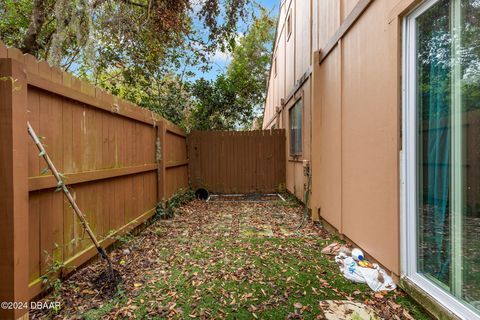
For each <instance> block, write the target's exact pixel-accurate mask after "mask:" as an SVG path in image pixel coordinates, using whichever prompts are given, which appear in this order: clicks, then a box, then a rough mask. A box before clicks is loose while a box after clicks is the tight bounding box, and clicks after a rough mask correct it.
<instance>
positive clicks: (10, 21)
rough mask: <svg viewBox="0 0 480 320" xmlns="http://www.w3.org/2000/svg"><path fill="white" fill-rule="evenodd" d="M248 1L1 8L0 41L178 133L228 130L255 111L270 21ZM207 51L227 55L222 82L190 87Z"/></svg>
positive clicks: (44, 0)
mask: <svg viewBox="0 0 480 320" xmlns="http://www.w3.org/2000/svg"><path fill="white" fill-rule="evenodd" d="M253 2H254V1H252V0H3V1H1V2H0V39H1V40H2V41H4V42H5V43H6V44H7V45H9V46H13V47H17V48H20V49H21V50H22V51H23V52H25V53H30V54H32V55H34V56H36V57H37V58H39V59H43V60H47V61H48V62H49V63H50V64H52V65H56V66H59V67H61V68H63V69H65V70H67V71H72V72H74V73H75V74H76V75H77V76H79V77H81V78H84V79H87V80H88V81H90V82H91V83H93V84H94V85H97V86H100V87H103V88H105V89H106V90H107V91H109V92H111V93H113V94H115V95H118V96H120V97H122V98H125V99H127V100H130V101H132V102H134V103H136V104H138V105H140V106H143V107H146V108H149V109H151V110H154V111H157V112H159V113H160V114H161V115H163V116H164V117H165V118H167V119H169V120H171V121H173V122H174V123H177V124H179V125H181V126H183V127H185V128H187V129H204V128H205V129H206V128H209V129H211V128H222V129H226V128H234V127H235V126H237V127H238V125H239V124H246V123H248V122H249V121H251V120H252V119H253V114H254V112H253V110H254V108H255V106H258V105H260V104H261V100H262V99H263V95H264V88H265V79H266V78H265V72H266V69H268V63H269V59H270V57H269V53H268V52H269V51H270V50H271V41H272V37H273V25H274V24H273V20H272V19H271V18H270V17H268V14H267V13H266V12H265V10H260V12H261V17H260V18H256V17H254V15H252V16H249V15H248V13H249V12H253V11H252V10H253V9H252V8H253V7H252V6H250V5H252V4H253ZM252 19H253V26H252V27H251V28H250V29H249V31H248V32H247V33H246V35H245V36H243V37H240V40H239V30H238V29H239V24H240V22H246V21H247V20H248V21H250V20H252ZM215 52H224V53H228V52H231V53H233V54H232V55H233V58H232V63H231V65H230V67H229V68H228V70H227V71H226V72H225V74H222V75H220V76H219V77H218V79H216V80H214V81H206V80H203V79H202V80H198V81H194V82H192V81H191V79H192V78H193V77H195V74H194V73H193V72H192V70H195V69H200V70H202V71H207V70H208V69H209V68H210V64H209V63H210V58H211V56H212V55H213V54H214V53H215ZM207 93H208V94H209V95H207ZM204 121H205V123H203V122H204ZM212 124H213V126H211V125H212Z"/></svg>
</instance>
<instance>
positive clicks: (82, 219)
mask: <svg viewBox="0 0 480 320" xmlns="http://www.w3.org/2000/svg"><path fill="white" fill-rule="evenodd" d="M27 125H28V134H29V135H30V136H31V137H32V139H33V141H34V142H35V145H36V146H37V148H38V150H39V151H40V155H41V156H42V157H43V159H44V160H45V162H46V163H47V165H48V168H49V169H50V171H52V174H53V176H54V177H55V179H56V180H57V182H58V187H59V188H61V189H62V191H63V193H65V196H66V197H67V199H68V201H69V202H70V204H71V205H72V208H73V211H75V213H76V214H77V217H78V219H80V222H81V224H82V226H83V228H84V229H85V231H86V232H87V233H88V235H89V236H90V239H92V242H93V244H94V245H95V247H96V248H97V251H98V253H99V254H100V256H101V257H102V258H103V259H105V260H106V261H107V262H108V267H109V268H110V270H111V271H112V274H113V269H112V261H111V260H110V257H109V256H108V255H107V253H106V251H105V249H103V247H102V246H101V245H100V243H99V242H98V240H97V238H96V237H95V235H94V234H93V232H92V229H90V226H89V225H88V222H87V220H86V219H85V215H84V214H83V212H82V211H81V210H80V208H79V207H78V206H77V203H76V202H75V199H74V198H73V196H72V194H71V193H70V191H68V188H67V187H66V186H65V183H64V181H63V178H62V176H61V175H60V173H59V172H58V170H57V168H56V167H55V165H54V164H53V162H52V160H51V159H50V157H49V156H48V154H47V152H46V151H45V148H44V147H43V144H42V142H41V141H40V139H39V138H38V136H37V134H36V133H35V131H34V130H33V128H32V126H31V125H30V122H27Z"/></svg>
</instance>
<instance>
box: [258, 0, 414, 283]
mask: <svg viewBox="0 0 480 320" xmlns="http://www.w3.org/2000/svg"><path fill="white" fill-rule="evenodd" d="M300 2H301V3H302V4H301V8H302V9H299V3H300ZM362 2H364V1H362ZM418 2H419V1H418V0H375V1H372V3H371V4H370V5H369V6H368V7H367V9H366V11H365V12H363V14H362V15H361V16H360V17H359V18H358V20H356V21H355V23H354V24H353V25H352V27H351V28H350V29H349V30H348V31H347V32H346V33H345V34H344V35H343V37H341V39H340V41H339V42H338V43H337V45H336V46H335V48H334V49H333V50H332V51H331V52H330V54H329V55H328V56H327V57H326V58H325V60H323V61H322V63H321V64H319V63H318V61H317V63H316V62H315V61H313V59H312V57H313V56H314V54H315V52H318V51H319V50H322V49H324V48H325V47H326V46H327V44H328V43H330V42H331V41H332V38H333V37H334V35H335V34H336V33H337V31H338V30H339V29H340V27H341V25H342V23H344V22H345V21H348V15H349V14H350V13H351V12H352V10H355V8H356V6H357V4H359V1H358V0H310V1H307V0H291V1H287V3H288V5H289V6H291V7H292V8H293V9H292V10H293V12H295V21H302V25H301V26H300V25H298V24H297V23H296V24H295V26H296V28H297V29H301V30H302V32H303V34H302V33H301V32H298V33H296V34H295V40H294V43H295V45H294V49H292V48H291V44H288V43H285V41H284V36H283V35H282V32H283V31H282V30H284V27H283V26H282V23H284V21H283V22H282V21H280V22H279V31H278V32H277V33H279V34H278V35H277V43H276V46H275V56H276V57H279V58H277V59H278V60H277V63H278V66H277V67H278V74H277V76H276V77H273V76H272V77H271V79H270V82H269V91H268V92H269V94H268V97H267V103H266V111H265V119H264V127H265V128H268V127H270V126H271V125H272V124H273V123H277V126H278V125H279V126H280V127H283V128H287V129H288V108H289V107H290V106H291V105H292V104H293V103H294V101H292V100H294V99H295V97H294V98H292V99H291V100H289V101H287V104H286V105H284V106H282V105H281V103H280V102H281V99H282V98H285V97H288V95H289V92H290V90H291V88H292V83H293V85H294V84H295V82H296V81H298V80H299V79H298V78H299V76H300V74H301V73H302V72H301V70H299V69H301V68H302V67H300V66H301V65H302V66H305V65H306V62H307V61H308V60H305V59H304V58H300V57H299V56H298V55H299V54H304V53H305V51H306V48H308V46H310V48H311V50H310V54H311V56H310V60H309V61H310V70H311V72H312V76H311V77H310V78H309V80H307V81H306V82H305V84H304V85H303V86H302V87H301V88H300V89H299V92H303V95H304V108H305V109H304V129H303V130H304V132H303V136H304V153H305V154H304V155H303V157H302V159H301V160H303V159H307V160H311V168H312V175H313V179H312V197H311V206H310V207H311V209H312V213H313V216H314V219H319V218H320V217H319V216H318V213H319V212H320V215H321V218H322V219H324V220H326V221H327V222H328V223H329V224H331V225H332V226H333V227H335V228H336V229H337V230H338V231H339V232H340V233H342V234H344V235H345V236H346V237H348V238H349V239H350V240H352V241H353V242H355V243H356V244H358V245H359V246H360V247H361V248H362V249H364V250H365V251H366V252H367V253H368V254H370V255H371V256H372V257H373V258H374V259H375V260H377V261H378V262H380V263H381V264H382V265H384V266H385V267H386V268H388V269H389V270H391V271H393V272H394V273H395V274H396V275H400V209H399V203H400V194H399V192H400V190H399V185H400V181H399V152H400V150H401V138H400V129H401V118H400V114H401V99H400V97H401V72H400V70H401V22H402V20H401V17H402V14H405V13H406V12H408V10H410V9H411V8H412V7H413V5H415V4H416V3H418ZM360 3H361V2H360ZM308 4H309V5H308ZM295 8H296V9H297V10H296V11H295ZM307 8H309V9H308V10H307ZM282 10H283V11H282V14H281V17H282V19H284V20H285V18H286V16H287V12H288V10H287V8H284V9H282ZM305 20H308V21H309V22H310V27H311V32H310V33H307V34H305V26H307V25H308V23H307V24H305ZM294 32H295V30H294ZM292 36H293V35H292ZM290 41H291V40H290ZM305 41H307V42H309V45H308V43H306V42H305ZM300 52H301V53H300ZM280 63H281V64H280ZM282 64H284V65H282ZM292 67H294V68H295V70H294V71H291V70H290V69H291V68H292ZM281 72H283V73H282V74H280V73H281ZM292 74H293V75H294V76H293V79H292ZM279 81H280V83H279ZM283 82H285V84H284V85H283V84H282V83H283ZM275 89H276V91H275ZM276 110H282V111H281V113H280V114H279V116H278V120H276V121H273V122H270V123H269V120H270V119H272V118H273V117H274V116H275V111H276ZM267 118H268V119H267ZM310 125H311V126H310ZM288 145H289V143H288V138H287V151H286V152H287V155H288ZM309 151H311V152H309ZM305 184H306V179H305V177H304V176H303V168H302V164H301V163H300V162H293V161H290V162H287V187H288V190H290V191H292V192H294V193H295V194H296V195H297V197H299V198H301V199H303V195H304V185H305ZM300 190H301V191H300Z"/></svg>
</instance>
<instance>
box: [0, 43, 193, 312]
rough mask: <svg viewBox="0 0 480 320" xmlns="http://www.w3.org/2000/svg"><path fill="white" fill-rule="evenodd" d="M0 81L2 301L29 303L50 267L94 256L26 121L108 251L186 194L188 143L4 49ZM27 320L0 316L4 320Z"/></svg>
mask: <svg viewBox="0 0 480 320" xmlns="http://www.w3.org/2000/svg"><path fill="white" fill-rule="evenodd" d="M0 71H1V81H0V110H1V111H2V112H1V118H0V121H1V126H0V129H1V131H0V133H1V135H2V141H3V142H2V144H0V155H1V159H2V162H1V163H0V185H2V192H1V193H0V207H1V213H0V218H1V220H2V221H3V222H2V224H1V226H0V228H1V229H0V246H1V247H0V300H1V301H24V300H28V299H31V298H33V297H34V296H36V295H38V294H39V293H40V292H41V291H43V290H44V289H45V285H44V284H42V280H41V276H42V275H45V274H46V273H48V272H49V271H50V270H51V266H52V264H53V263H54V262H61V263H64V264H65V265H66V266H68V267H77V266H80V265H81V264H82V263H84V262H86V261H87V260H89V259H90V258H92V257H93V256H95V255H96V250H95V248H94V247H93V246H92V244H91V242H90V240H89V239H88V237H87V235H86V234H84V232H83V229H82V227H81V225H80V223H79V222H78V221H77V218H76V217H75V215H74V212H73V211H72V209H71V208H70V206H69V205H68V203H67V202H66V201H65V199H64V197H63V194H62V193H61V192H55V189H56V186H57V184H56V181H55V179H54V178H53V176H51V174H50V173H49V172H47V173H45V172H43V169H44V168H46V164H45V163H44V162H43V159H42V158H40V157H39V156H38V151H37V149H36V147H35V145H34V143H33V142H32V141H30V140H29V138H28V136H27V124H26V121H27V120H28V121H30V123H31V125H32V126H33V128H34V129H35V130H36V132H37V133H38V135H39V136H42V142H43V143H44V144H45V145H46V149H47V152H48V153H49V155H50V157H51V158H52V160H53V162H54V163H55V165H56V166H57V167H58V169H59V171H60V172H61V173H63V174H64V175H65V178H66V183H67V185H68V186H69V188H71V192H72V194H73V195H74V197H75V198H76V201H77V202H78V205H79V207H80V208H82V210H83V211H84V213H85V215H86V217H87V220H88V221H89V223H90V225H91V227H92V229H93V231H94V232H95V234H96V235H97V237H98V238H99V239H100V240H101V242H102V244H103V245H105V246H107V245H109V244H111V243H113V242H114V237H115V236H117V235H121V234H123V233H124V232H126V231H129V230H131V229H132V228H134V227H136V226H137V225H139V224H140V223H142V222H143V221H145V220H146V219H148V218H149V217H150V216H152V215H153V214H154V212H155V207H156V205H157V203H158V202H160V201H162V200H165V199H167V198H168V197H170V196H171V195H172V194H173V193H175V192H176V191H177V190H178V189H180V188H187V187H188V159H187V146H186V135H185V133H184V132H183V130H182V129H180V128H179V127H176V126H175V125H173V124H171V123H169V122H168V121H166V120H165V119H163V118H161V117H160V116H158V115H157V114H154V113H152V112H150V111H148V110H145V109H142V108H139V107H137V106H135V105H133V104H131V103H128V102H125V101H122V100H120V99H118V98H116V97H114V96H111V95H109V94H107V93H106V92H104V91H102V90H100V89H98V88H95V87H93V86H91V85H90V84H88V83H86V82H84V81H81V80H79V79H76V78H74V77H72V76H71V75H69V74H67V73H65V72H62V71H61V70H59V69H58V68H52V67H50V66H49V65H48V64H47V63H45V62H38V61H37V60H35V58H33V57H32V56H30V55H23V54H21V53H20V52H19V51H18V50H16V49H11V48H9V49H6V48H5V46H3V44H2V43H1V42H0ZM160 153H161V155H162V156H163V158H162V157H161V156H160V157H159V154H160ZM5 160H8V161H6V162H5ZM4 189H5V190H4ZM14 263H15V267H14ZM24 311H25V310H24ZM21 314H22V312H21V311H16V312H15V314H14V313H13V311H9V310H0V318H13V317H18V316H21Z"/></svg>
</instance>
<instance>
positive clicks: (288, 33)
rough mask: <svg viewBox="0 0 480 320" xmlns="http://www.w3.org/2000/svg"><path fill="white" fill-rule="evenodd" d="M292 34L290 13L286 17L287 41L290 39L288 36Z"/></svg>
mask: <svg viewBox="0 0 480 320" xmlns="http://www.w3.org/2000/svg"><path fill="white" fill-rule="evenodd" d="M291 34H292V12H291V11H290V13H289V14H288V17H287V41H288V39H290V35H291Z"/></svg>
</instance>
